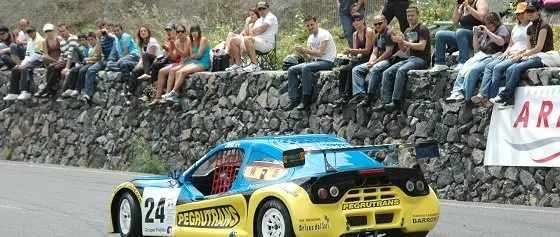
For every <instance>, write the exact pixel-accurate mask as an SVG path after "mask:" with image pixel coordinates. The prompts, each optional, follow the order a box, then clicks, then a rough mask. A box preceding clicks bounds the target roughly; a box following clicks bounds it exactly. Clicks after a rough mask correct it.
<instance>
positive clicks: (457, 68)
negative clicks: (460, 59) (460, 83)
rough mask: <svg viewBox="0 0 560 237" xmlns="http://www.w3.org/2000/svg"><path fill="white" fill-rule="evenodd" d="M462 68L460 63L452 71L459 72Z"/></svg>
mask: <svg viewBox="0 0 560 237" xmlns="http://www.w3.org/2000/svg"><path fill="white" fill-rule="evenodd" d="M462 68H463V64H462V63H459V64H457V66H456V67H455V68H454V69H453V70H455V71H461V69H462Z"/></svg>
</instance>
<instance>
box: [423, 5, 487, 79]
mask: <svg viewBox="0 0 560 237" xmlns="http://www.w3.org/2000/svg"><path fill="white" fill-rule="evenodd" d="M487 13H488V3H487V2H486V0H457V4H456V5H455V8H454V9H453V25H457V23H460V24H461V28H460V29H458V30H457V31H455V32H453V31H448V30H445V31H438V32H437V33H436V38H435V40H436V43H435V47H436V49H435V52H434V61H435V62H434V67H433V68H432V69H431V70H430V71H432V72H438V71H444V70H447V69H448V68H449V67H448V66H447V65H446V64H445V52H446V47H449V46H453V47H457V48H458V49H459V64H458V65H457V67H456V68H455V70H457V71H458V70H461V67H462V66H463V64H464V63H465V62H466V61H467V60H468V59H469V57H470V55H471V48H472V38H473V31H472V28H473V27H474V26H478V25H482V21H483V20H484V16H486V14H487Z"/></svg>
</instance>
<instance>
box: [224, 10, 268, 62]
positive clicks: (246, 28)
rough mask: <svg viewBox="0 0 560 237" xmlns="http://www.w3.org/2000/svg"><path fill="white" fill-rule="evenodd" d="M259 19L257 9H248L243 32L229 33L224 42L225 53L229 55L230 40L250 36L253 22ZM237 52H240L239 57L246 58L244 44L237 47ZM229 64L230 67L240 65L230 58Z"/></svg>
mask: <svg viewBox="0 0 560 237" xmlns="http://www.w3.org/2000/svg"><path fill="white" fill-rule="evenodd" d="M260 17H261V15H260V14H259V10H257V8H255V7H252V8H251V9H249V16H248V17H247V18H246V19H245V26H243V30H241V33H239V34H236V33H234V32H229V33H228V36H227V39H226V42H225V51H226V52H227V53H228V54H229V47H230V44H231V39H233V38H236V37H239V36H249V35H250V30H251V29H252V28H253V26H254V25H255V22H256V21H257V20H258V19H259V18H260ZM239 46H240V47H239V50H240V54H241V57H245V56H247V49H246V48H245V44H240V45H239ZM229 64H230V65H234V64H241V62H235V61H234V58H232V57H230V58H229Z"/></svg>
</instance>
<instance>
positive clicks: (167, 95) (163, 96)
mask: <svg viewBox="0 0 560 237" xmlns="http://www.w3.org/2000/svg"><path fill="white" fill-rule="evenodd" d="M174 94H176V93H175V91H170V92H167V93H165V95H161V99H163V100H166V99H167V98H169V97H172V96H173V95H174Z"/></svg>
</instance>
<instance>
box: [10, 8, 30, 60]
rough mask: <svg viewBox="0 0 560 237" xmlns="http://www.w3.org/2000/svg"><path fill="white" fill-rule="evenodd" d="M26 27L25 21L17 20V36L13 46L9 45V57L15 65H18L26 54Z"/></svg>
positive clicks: (27, 25)
mask: <svg viewBox="0 0 560 237" xmlns="http://www.w3.org/2000/svg"><path fill="white" fill-rule="evenodd" d="M28 27H29V21H28V20H27V19H21V20H19V25H18V30H19V33H18V36H17V38H15V44H12V45H10V52H11V53H12V54H11V57H12V59H13V60H14V62H16V64H17V65H20V63H21V60H23V59H24V58H25V54H26V52H27V51H26V49H27V41H28V40H29V35H28V34H27V28H28Z"/></svg>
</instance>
